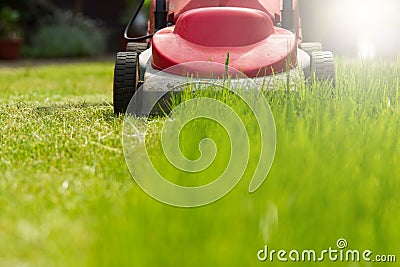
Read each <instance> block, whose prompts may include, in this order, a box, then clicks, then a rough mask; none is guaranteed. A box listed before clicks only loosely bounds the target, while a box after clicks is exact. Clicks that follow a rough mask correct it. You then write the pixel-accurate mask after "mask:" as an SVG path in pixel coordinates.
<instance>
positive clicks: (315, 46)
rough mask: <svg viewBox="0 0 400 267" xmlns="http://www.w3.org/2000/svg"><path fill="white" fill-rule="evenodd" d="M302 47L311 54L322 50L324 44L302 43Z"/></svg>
mask: <svg viewBox="0 0 400 267" xmlns="http://www.w3.org/2000/svg"><path fill="white" fill-rule="evenodd" d="M300 49H301V50H303V51H304V52H306V53H307V54H308V55H309V56H311V54H312V53H313V52H322V44H321V43H301V44H300Z"/></svg>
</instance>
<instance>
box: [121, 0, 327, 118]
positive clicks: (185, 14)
mask: <svg viewBox="0 0 400 267" xmlns="http://www.w3.org/2000/svg"><path fill="white" fill-rule="evenodd" d="M144 2H145V0H142V1H141V2H140V4H139V7H138V8H137V10H136V12H135V13H134V15H133V16H132V18H131V20H130V22H129V23H128V25H127V27H126V29H125V33H124V37H125V39H127V40H128V44H127V47H126V51H125V52H119V53H118V54H117V58H116V64H115V70H114V96H113V100H114V113H115V114H120V113H125V111H126V109H127V107H128V104H129V102H130V100H131V99H132V97H133V95H134V94H135V92H136V91H137V90H138V88H139V86H142V85H143V92H144V94H143V95H144V97H145V95H146V92H147V93H149V92H151V91H154V90H156V91H159V90H162V87H163V85H162V84H155V85H154V84H149V85H147V83H146V81H148V80H150V79H151V78H152V77H153V76H154V75H156V74H157V73H158V72H159V71H165V72H166V73H167V75H170V76H171V77H172V76H174V77H176V76H179V75H181V76H182V78H183V79H184V78H185V77H186V74H185V73H168V72H169V70H170V69H176V68H171V67H173V66H178V65H179V64H182V63H188V62H198V61H206V62H210V61H211V62H217V63H221V64H226V62H227V57H228V58H229V66H230V67H232V68H234V69H237V70H239V71H241V72H242V73H244V74H245V75H246V76H248V77H249V78H252V79H254V80H257V79H263V80H265V78H266V77H271V76H273V77H274V78H276V77H279V76H280V75H281V76H282V77H283V76H285V77H286V75H285V74H287V73H288V71H290V72H291V73H292V72H293V74H294V75H295V73H297V75H298V73H299V70H300V72H301V73H302V74H303V75H304V78H305V79H309V78H310V77H315V79H316V80H328V81H331V82H332V83H334V78H335V68H334V62H333V56H332V53H331V52H328V51H322V47H321V44H320V43H302V36H301V23H300V22H301V21H300V14H299V5H298V0H246V1H244V0H151V5H150V19H149V23H148V24H149V27H148V35H146V36H141V37H136V38H132V37H130V36H128V35H129V34H128V33H129V30H130V28H131V27H132V24H133V22H134V20H135V18H136V17H137V15H138V14H139V12H140V10H141V8H142V6H143V4H144ZM218 71H219V70H216V73H215V72H214V74H215V75H216V76H218V75H219V74H221V75H222V74H223V73H222V72H223V71H224V70H223V69H221V70H220V72H221V73H218ZM194 72H196V75H197V76H200V77H201V76H202V74H204V75H205V76H206V75H207V73H202V72H207V70H202V69H198V70H194ZM205 76H204V77H205ZM156 87H157V88H156ZM165 91H167V88H166V89H165Z"/></svg>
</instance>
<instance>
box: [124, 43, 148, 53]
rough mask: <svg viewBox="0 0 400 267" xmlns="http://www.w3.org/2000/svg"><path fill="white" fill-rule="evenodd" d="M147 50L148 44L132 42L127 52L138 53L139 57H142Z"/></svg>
mask: <svg viewBox="0 0 400 267" xmlns="http://www.w3.org/2000/svg"><path fill="white" fill-rule="evenodd" d="M146 49H147V43H135V42H130V43H128V44H127V45H126V52H136V53H137V54H138V55H140V54H141V53H142V52H143V51H145V50H146Z"/></svg>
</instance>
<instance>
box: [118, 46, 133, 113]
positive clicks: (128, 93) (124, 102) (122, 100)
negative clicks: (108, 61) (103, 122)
mask: <svg viewBox="0 0 400 267" xmlns="http://www.w3.org/2000/svg"><path fill="white" fill-rule="evenodd" d="M137 81H138V55H137V53H136V52H119V53H118V54H117V58H116V61H115V69H114V90H113V101H114V114H115V115H118V114H121V113H125V111H126V109H127V107H128V104H129V101H130V100H131V99H132V97H133V95H134V94H135V91H136V88H137Z"/></svg>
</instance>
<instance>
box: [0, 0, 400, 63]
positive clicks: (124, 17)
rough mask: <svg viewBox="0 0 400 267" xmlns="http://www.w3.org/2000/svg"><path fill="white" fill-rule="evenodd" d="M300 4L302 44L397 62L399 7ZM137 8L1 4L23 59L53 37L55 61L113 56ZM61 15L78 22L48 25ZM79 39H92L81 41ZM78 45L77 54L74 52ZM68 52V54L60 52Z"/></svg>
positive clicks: (319, 1) (60, 0) (75, 1)
mask: <svg viewBox="0 0 400 267" xmlns="http://www.w3.org/2000/svg"><path fill="white" fill-rule="evenodd" d="M149 2H150V1H149V0H147V1H146V6H145V8H144V9H143V11H142V13H141V14H140V16H139V17H138V19H137V24H136V26H135V27H134V30H133V31H132V32H131V35H143V34H145V33H146V31H147V19H148V13H149ZM299 2H300V9H301V14H302V26H303V37H304V38H303V39H304V41H320V42H322V43H323V45H324V47H325V48H326V49H330V50H333V51H334V52H335V54H336V55H344V56H357V55H358V53H359V52H360V49H361V50H362V49H363V48H369V49H370V50H373V52H374V53H376V54H377V55H378V56H384V57H395V56H396V55H398V54H399V51H400V38H399V34H398V30H397V29H398V28H399V27H400V20H399V19H398V16H397V14H396V10H399V7H400V3H399V1H397V0H380V1H378V0H335V1H326V0H299ZM138 3H139V0H113V1H97V0H1V2H0V8H1V7H4V6H9V7H12V8H14V9H16V10H18V11H19V12H20V14H21V17H20V19H21V28H22V29H23V31H22V34H23V36H24V39H25V47H26V49H25V52H26V54H28V55H31V56H46V55H47V52H46V51H40V50H47V49H48V47H46V46H45V44H44V43H45V40H49V37H48V35H52V36H53V38H60V39H61V40H67V41H63V42H62V43H63V46H64V47H62V48H60V49H58V51H59V52H58V53H59V56H78V55H97V54H99V52H101V53H104V52H106V53H114V52H115V51H117V50H121V49H123V47H124V45H125V43H124V42H123V38H122V33H123V30H124V28H125V25H126V23H127V21H128V20H129V18H130V16H131V15H132V13H133V12H134V11H135V9H136V6H137V5H138ZM60 12H67V13H62V14H63V15H62V17H63V18H66V17H68V16H70V15H71V14H73V15H74V16H76V17H74V18H70V20H69V21H70V22H71V24H70V25H69V26H68V27H67V26H65V25H60V24H62V23H64V22H65V20H64V21H62V20H61V19H60V20H58V19H56V18H54V17H53V21H54V22H55V23H56V24H57V23H58V24H57V27H56V25H53V26H54V27H50V25H48V23H46V22H49V21H52V19H51V16H52V15H53V16H54V15H55V14H57V15H56V16H59V14H60ZM49 17H50V18H49ZM82 22H83V24H85V25H87V24H91V27H90V32H94V33H95V34H93V35H92V34H87V31H86V30H87V29H86V30H83V29H82V28H81V27H80V26H79V25H81V24H82ZM49 28H50V29H49ZM37 35H39V36H37ZM82 36H86V37H87V38H88V39H90V40H89V41H84V40H83V39H82V38H81V37H82ZM100 36H101V37H100ZM73 39H76V40H73ZM99 42H104V43H103V44H100V43H99ZM60 43H61V42H60ZM77 43H78V44H79V45H77ZM94 44H95V45H94ZM53 45H55V44H53ZM65 46H69V47H70V48H68V47H65ZM77 46H80V47H81V49H77ZM93 46H95V47H96V50H97V51H96V53H94V51H91V49H92V48H90V49H89V50H90V51H88V49H86V47H93ZM67 48H68V49H67ZM67 50H71V51H68V52H64V51H67ZM78 50H79V52H78ZM52 56H53V55H52Z"/></svg>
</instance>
